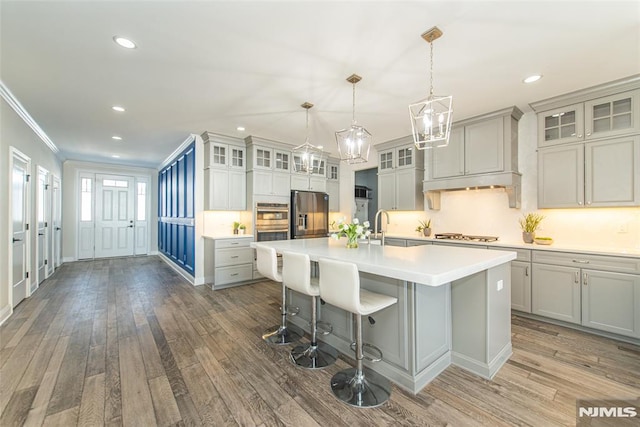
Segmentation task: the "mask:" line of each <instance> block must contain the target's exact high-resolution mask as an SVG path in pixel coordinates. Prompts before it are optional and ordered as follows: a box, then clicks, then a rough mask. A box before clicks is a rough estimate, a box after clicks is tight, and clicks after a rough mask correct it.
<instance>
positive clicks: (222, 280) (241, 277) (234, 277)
mask: <svg viewBox="0 0 640 427" xmlns="http://www.w3.org/2000/svg"><path fill="white" fill-rule="evenodd" d="M252 278H253V268H252V267H251V264H244V265H234V266H232V267H221V268H216V277H215V281H214V285H215V286H220V285H227V284H229V283H237V282H244V281H245V280H251V279H252Z"/></svg>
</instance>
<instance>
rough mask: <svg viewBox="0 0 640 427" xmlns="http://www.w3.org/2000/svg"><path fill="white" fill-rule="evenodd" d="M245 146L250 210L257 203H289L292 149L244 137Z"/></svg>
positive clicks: (247, 196)
mask: <svg viewBox="0 0 640 427" xmlns="http://www.w3.org/2000/svg"><path fill="white" fill-rule="evenodd" d="M245 143H246V147H247V170H248V172H247V191H246V200H247V202H246V205H247V206H249V207H250V208H251V207H253V206H254V205H255V202H256V200H258V199H264V200H269V201H274V202H278V203H289V197H290V195H291V171H292V170H293V166H292V162H293V156H292V155H291V147H290V146H288V145H286V144H283V143H281V142H277V141H271V140H268V139H264V138H259V137H255V136H248V137H246V138H245ZM264 196H268V198H265V197H264Z"/></svg>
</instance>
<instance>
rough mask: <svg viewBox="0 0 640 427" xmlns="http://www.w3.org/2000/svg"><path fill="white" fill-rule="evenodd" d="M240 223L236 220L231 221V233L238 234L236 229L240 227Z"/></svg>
mask: <svg viewBox="0 0 640 427" xmlns="http://www.w3.org/2000/svg"><path fill="white" fill-rule="evenodd" d="M240 225H241V224H240V223H239V222H238V221H233V234H238V230H239V229H240Z"/></svg>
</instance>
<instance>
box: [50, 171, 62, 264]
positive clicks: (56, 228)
mask: <svg viewBox="0 0 640 427" xmlns="http://www.w3.org/2000/svg"><path fill="white" fill-rule="evenodd" d="M52 186H53V192H52V195H51V199H52V200H51V202H52V208H51V225H52V227H51V229H52V234H53V239H52V241H53V243H52V245H51V246H52V253H53V256H52V258H53V262H52V263H51V265H52V267H53V268H58V267H60V264H62V262H61V253H62V189H61V188H60V178H58V177H57V176H54V177H53V181H52Z"/></svg>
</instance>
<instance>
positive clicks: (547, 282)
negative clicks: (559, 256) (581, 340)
mask: <svg viewBox="0 0 640 427" xmlns="http://www.w3.org/2000/svg"><path fill="white" fill-rule="evenodd" d="M532 270H533V286H532V291H531V312H532V313H533V314H538V315H540V316H545V317H550V318H552V319H557V320H562V321H565V322H570V323H577V324H580V269H579V268H574V267H564V266H559V265H547V264H535V263H534V264H533V265H532Z"/></svg>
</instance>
